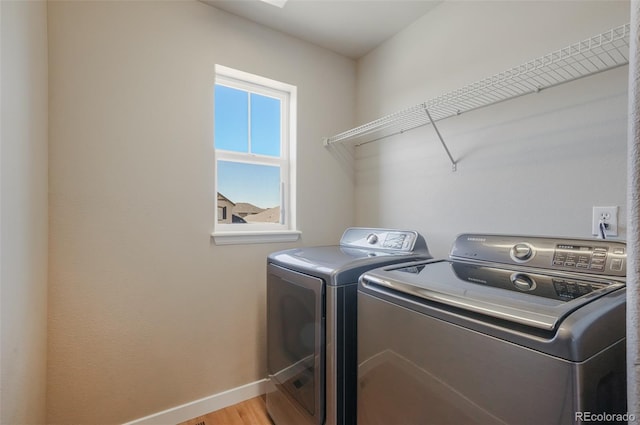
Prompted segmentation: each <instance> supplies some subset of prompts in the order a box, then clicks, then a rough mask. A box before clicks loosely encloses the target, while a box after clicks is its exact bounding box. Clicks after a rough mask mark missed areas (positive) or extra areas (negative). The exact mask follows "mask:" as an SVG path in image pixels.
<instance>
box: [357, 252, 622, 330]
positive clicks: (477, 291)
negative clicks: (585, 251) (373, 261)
mask: <svg viewBox="0 0 640 425" xmlns="http://www.w3.org/2000/svg"><path fill="white" fill-rule="evenodd" d="M362 284H363V285H364V286H380V287H385V288H387V289H389V290H392V291H394V292H398V293H403V294H407V295H410V296H413V297H418V298H420V299H423V300H427V301H432V302H436V303H439V304H444V305H449V306H452V307H456V308H460V309H464V310H467V311H470V312H474V313H479V314H482V315H486V316H490V317H494V318H497V319H502V320H506V321H509V322H514V323H518V324H521V325H526V326H530V327H534V328H538V329H543V330H546V331H553V330H555V329H557V328H558V326H559V324H560V322H561V321H562V320H563V319H564V318H565V317H567V316H568V315H569V314H570V313H571V312H573V311H575V310H577V309H578V308H580V307H582V306H583V305H585V304H587V303H589V302H591V301H593V300H595V299H597V298H600V297H602V296H603V295H605V294H607V293H609V292H611V291H614V290H616V289H618V288H621V287H624V284H623V283H620V282H616V281H610V280H606V279H598V278H591V277H587V278H585V277H583V276H579V275H577V274H570V273H546V272H544V271H529V270H526V269H517V268H501V267H495V266H492V265H481V264H476V263H467V262H460V261H435V262H428V263H418V264H414V265H411V266H407V267H397V268H386V269H377V270H374V271H371V272H368V273H365V274H364V275H363V276H362Z"/></svg>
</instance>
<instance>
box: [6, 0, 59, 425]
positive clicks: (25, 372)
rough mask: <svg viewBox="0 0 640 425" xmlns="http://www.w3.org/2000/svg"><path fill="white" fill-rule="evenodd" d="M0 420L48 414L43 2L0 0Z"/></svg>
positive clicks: (34, 420)
mask: <svg viewBox="0 0 640 425" xmlns="http://www.w3.org/2000/svg"><path fill="white" fill-rule="evenodd" d="M0 28H1V35H0V40H2V41H1V43H2V44H1V46H0V51H1V58H0V61H1V69H0V75H1V81H0V91H1V112H2V113H1V123H0V128H1V131H0V140H1V141H2V143H1V147H0V218H1V220H0V324H1V325H0V337H1V340H0V341H1V343H0V345H1V347H0V423H2V424H27V423H29V424H35V423H44V421H45V390H46V385H45V379H46V348H47V322H46V319H47V239H48V238H47V232H48V231H47V226H48V224H47V221H48V215H47V4H46V2H44V1H31V2H24V1H1V2H0Z"/></svg>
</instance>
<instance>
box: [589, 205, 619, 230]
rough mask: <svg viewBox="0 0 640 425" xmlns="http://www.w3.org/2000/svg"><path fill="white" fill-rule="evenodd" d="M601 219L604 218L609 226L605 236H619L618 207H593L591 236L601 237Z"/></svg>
mask: <svg viewBox="0 0 640 425" xmlns="http://www.w3.org/2000/svg"><path fill="white" fill-rule="evenodd" d="M601 218H604V222H605V223H607V224H608V225H609V227H608V228H607V229H606V230H605V235H606V236H618V207H617V206H616V207H593V216H592V220H591V234H592V235H594V236H599V235H600V230H599V229H598V227H599V225H600V219H601Z"/></svg>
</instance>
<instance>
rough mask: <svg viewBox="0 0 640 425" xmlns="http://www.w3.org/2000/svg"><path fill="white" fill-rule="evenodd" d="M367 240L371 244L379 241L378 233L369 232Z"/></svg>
mask: <svg viewBox="0 0 640 425" xmlns="http://www.w3.org/2000/svg"><path fill="white" fill-rule="evenodd" d="M367 242H369V244H371V245H375V244H376V243H377V242H378V235H376V234H375V233H369V236H367Z"/></svg>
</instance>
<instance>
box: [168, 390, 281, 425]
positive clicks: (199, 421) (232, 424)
mask: <svg viewBox="0 0 640 425" xmlns="http://www.w3.org/2000/svg"><path fill="white" fill-rule="evenodd" d="M178 425H273V422H271V418H269V414H268V413H267V405H266V404H265V399H264V396H260V397H254V398H252V399H249V400H247V401H243V402H242V403H238V404H234V405H233V406H229V407H226V408H224V409H220V410H216V411H215V412H211V413H207V414H206V415H202V416H198V417H197V418H193V419H190V420H188V421H186V422H182V423H181V424H178Z"/></svg>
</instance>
